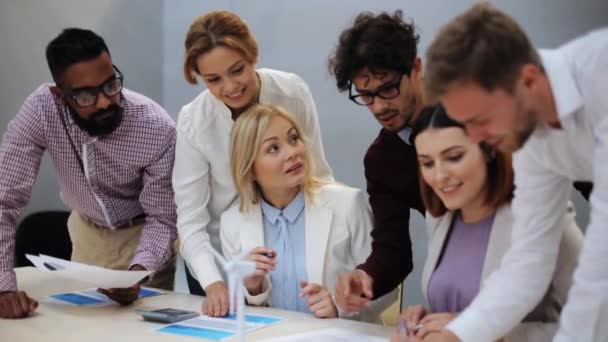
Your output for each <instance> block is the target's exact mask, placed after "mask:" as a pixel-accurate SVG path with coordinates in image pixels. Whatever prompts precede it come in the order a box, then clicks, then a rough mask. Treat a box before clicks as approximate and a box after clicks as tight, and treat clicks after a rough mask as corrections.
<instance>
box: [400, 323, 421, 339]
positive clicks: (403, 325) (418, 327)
mask: <svg viewBox="0 0 608 342" xmlns="http://www.w3.org/2000/svg"><path fill="white" fill-rule="evenodd" d="M420 328H422V324H418V325H416V326H415V327H414V334H415V333H417V332H418V330H420ZM401 334H402V335H405V336H407V334H408V330H407V323H406V322H405V321H401Z"/></svg>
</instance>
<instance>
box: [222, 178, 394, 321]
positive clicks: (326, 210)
mask: <svg viewBox="0 0 608 342" xmlns="http://www.w3.org/2000/svg"><path fill="white" fill-rule="evenodd" d="M305 203H306V205H305V209H304V213H305V215H306V217H305V227H306V242H305V243H306V247H305V250H306V271H307V273H308V281H309V282H312V283H317V284H320V285H323V286H325V287H326V288H327V290H328V291H329V292H331V293H332V295H333V294H335V288H336V281H337V277H338V274H339V273H340V272H348V271H352V270H353V269H354V268H355V267H356V266H357V265H359V264H360V263H362V262H364V261H365V259H366V258H367V257H368V256H369V254H370V252H371V235H370V233H371V230H372V218H371V210H370V208H369V206H368V204H367V201H366V200H365V199H364V197H363V195H362V193H361V191H360V190H359V189H354V188H351V187H347V186H344V185H339V184H327V185H323V186H321V187H320V188H319V189H317V190H316V191H315V192H314V194H313V198H312V199H311V198H309V197H308V196H307V197H306V199H305ZM262 220H263V218H262V209H261V207H260V204H256V205H253V206H252V207H251V208H250V209H249V210H248V211H247V212H240V211H239V206H238V203H236V204H235V205H233V206H232V207H231V208H230V209H228V210H227V211H225V212H224V213H223V214H222V217H221V228H220V238H221V241H222V250H223V251H224V255H225V256H226V257H227V258H236V257H238V256H239V255H241V254H242V253H244V252H247V251H249V250H251V249H253V248H255V247H259V246H264V224H263V221H262ZM263 290H264V292H262V293H261V294H259V295H256V296H252V295H249V294H247V295H246V297H247V301H248V303H249V304H252V305H269V304H270V291H272V284H271V283H270V277H268V276H267V277H266V279H265V281H264V285H263ZM396 298H397V292H396V291H393V292H391V293H389V294H387V295H385V296H383V297H381V298H379V299H376V300H375V301H374V302H372V304H371V305H370V306H369V307H368V308H367V309H365V310H364V311H361V312H360V313H358V314H355V315H350V314H346V313H342V312H340V313H339V315H340V317H344V318H351V319H357V320H362V321H367V322H376V323H378V322H380V318H379V314H380V313H381V312H382V311H383V310H384V309H385V308H386V307H388V306H389V305H390V304H391V303H393V302H394V301H395V299H396Z"/></svg>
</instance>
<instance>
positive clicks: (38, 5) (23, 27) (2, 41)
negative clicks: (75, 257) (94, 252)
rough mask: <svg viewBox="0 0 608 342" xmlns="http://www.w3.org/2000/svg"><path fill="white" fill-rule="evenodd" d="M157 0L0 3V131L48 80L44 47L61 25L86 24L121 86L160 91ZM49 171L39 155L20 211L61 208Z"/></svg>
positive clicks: (6, 0)
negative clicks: (109, 59)
mask: <svg viewBox="0 0 608 342" xmlns="http://www.w3.org/2000/svg"><path fill="white" fill-rule="evenodd" d="M162 10H163V8H162V1H161V0H130V1H111V0H95V1H90V0H89V1H77V0H72V1H69V0H54V1H37V0H18V1H12V0H1V1H0V104H1V106H2V112H1V113H0V131H1V132H4V130H5V129H6V126H7V124H8V122H9V121H10V120H11V119H12V118H13V117H14V116H15V114H16V113H17V111H18V110H19V108H20V107H21V105H22V103H23V101H24V100H25V99H26V97H27V96H28V95H29V94H30V93H31V92H32V91H33V90H34V89H36V88H37V87H38V86H39V85H40V84H41V83H43V82H52V81H51V75H50V73H49V71H48V67H47V64H46V59H45V57H44V50H45V48H46V45H47V43H48V42H49V41H50V40H51V39H53V38H54V37H55V36H56V35H57V34H59V32H60V31H61V30H62V29H63V28H66V27H72V26H77V27H83V28H89V29H92V30H94V31H95V32H97V33H98V34H100V35H101V36H102V37H104V39H105V40H106V44H108V46H109V48H110V52H111V53H112V57H113V60H114V63H115V64H116V65H117V66H118V67H119V68H120V69H121V70H122V71H123V73H124V74H125V82H126V86H127V87H129V88H132V89H135V90H137V91H140V92H142V93H144V94H146V95H148V96H149V97H151V98H153V99H155V100H156V101H158V102H160V101H161V94H162V73H160V72H159V70H160V69H161V67H162V59H163V41H162V31H163V25H162V18H163V15H162ZM58 189H59V187H58V185H57V181H56V175H55V171H54V169H53V165H52V163H51V162H50V160H49V159H48V158H47V157H45V159H44V161H43V163H42V166H41V168H40V173H39V176H38V179H37V181H36V184H35V187H34V190H33V193H32V200H31V201H30V204H29V205H28V206H27V208H26V213H29V212H32V211H38V210H44V209H64V206H63V204H62V203H61V201H60V199H59V195H58Z"/></svg>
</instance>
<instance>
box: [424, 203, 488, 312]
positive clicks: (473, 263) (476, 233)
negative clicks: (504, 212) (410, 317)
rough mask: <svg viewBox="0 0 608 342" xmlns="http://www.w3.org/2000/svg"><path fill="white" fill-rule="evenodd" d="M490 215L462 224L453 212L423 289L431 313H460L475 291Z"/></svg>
mask: <svg viewBox="0 0 608 342" xmlns="http://www.w3.org/2000/svg"><path fill="white" fill-rule="evenodd" d="M493 223H494V215H492V216H489V217H487V218H485V219H483V220H481V221H479V222H476V223H464V222H463V221H462V217H461V216H460V214H457V215H454V221H453V222H452V228H451V232H450V233H449V235H448V238H447V239H446V242H445V244H444V247H443V253H442V255H441V257H440V258H439V261H438V262H437V267H436V268H435V271H434V272H433V274H432V275H431V279H430V280H429V285H428V288H427V295H428V301H429V304H430V306H431V311H433V312H461V311H462V310H464V309H465V308H466V307H467V306H469V304H470V303H471V301H473V299H474V298H475V296H476V295H477V293H478V292H479V287H480V284H481V272H482V270H483V264H484V260H485V258H486V251H487V248H488V240H489V239H490V232H491V231H492V224H493Z"/></svg>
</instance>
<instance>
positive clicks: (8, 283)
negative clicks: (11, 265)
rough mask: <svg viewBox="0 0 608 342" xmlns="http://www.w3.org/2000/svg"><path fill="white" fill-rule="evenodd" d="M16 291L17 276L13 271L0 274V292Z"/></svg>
mask: <svg viewBox="0 0 608 342" xmlns="http://www.w3.org/2000/svg"><path fill="white" fill-rule="evenodd" d="M4 291H17V276H16V275H15V271H14V270H10V271H1V272H0V292H4Z"/></svg>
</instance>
